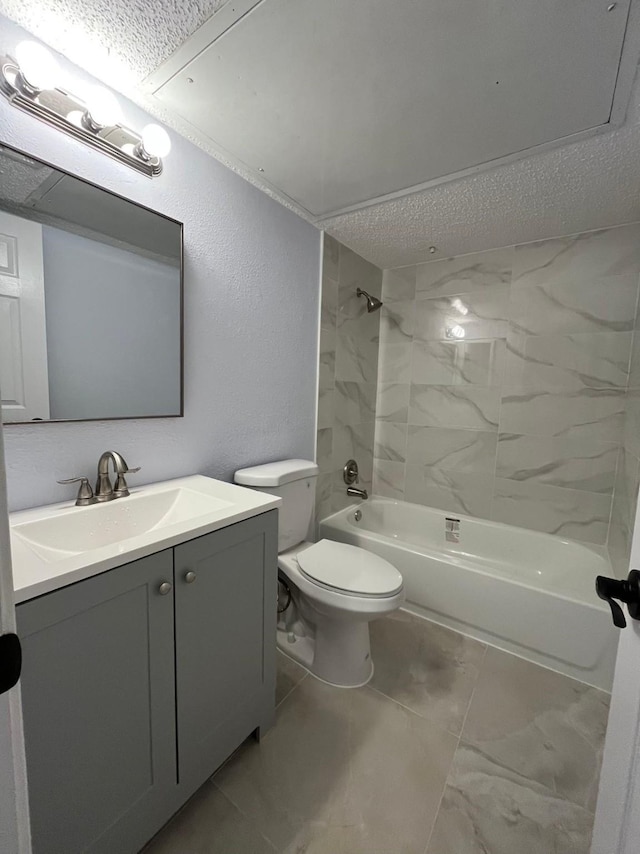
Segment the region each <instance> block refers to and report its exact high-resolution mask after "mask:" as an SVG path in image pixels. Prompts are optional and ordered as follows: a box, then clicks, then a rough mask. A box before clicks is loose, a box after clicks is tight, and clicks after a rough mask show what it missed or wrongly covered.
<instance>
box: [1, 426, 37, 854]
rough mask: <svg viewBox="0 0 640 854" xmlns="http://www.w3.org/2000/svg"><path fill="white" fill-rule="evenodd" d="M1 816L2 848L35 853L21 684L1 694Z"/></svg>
mask: <svg viewBox="0 0 640 854" xmlns="http://www.w3.org/2000/svg"><path fill="white" fill-rule="evenodd" d="M15 629H16V614H15V607H14V597H13V573H12V569H11V546H10V540H9V513H8V506H7V486H6V468H5V459H4V441H3V427H2V419H1V418H0V633H6V632H14V631H15ZM0 817H1V819H0V848H1V849H2V851H5V852H7V854H14V852H15V854H31V829H30V825H29V797H28V791H27V764H26V759H25V751H24V731H23V725H22V700H21V694H20V683H18V684H17V685H16V686H15V687H14V688H12V689H11V690H10V691H8V692H7V693H6V694H2V695H1V696H0Z"/></svg>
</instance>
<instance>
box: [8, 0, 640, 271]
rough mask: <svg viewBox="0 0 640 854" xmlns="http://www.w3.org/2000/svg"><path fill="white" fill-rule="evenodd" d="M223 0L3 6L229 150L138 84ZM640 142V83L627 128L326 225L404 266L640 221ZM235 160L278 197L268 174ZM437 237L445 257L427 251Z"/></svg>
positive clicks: (182, 128) (106, 77) (134, 95)
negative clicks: (254, 171) (263, 175)
mask: <svg viewBox="0 0 640 854" xmlns="http://www.w3.org/2000/svg"><path fill="white" fill-rule="evenodd" d="M223 5H224V0H198V1H197V2H180V0H157V1H156V2H150V0H89V2H87V1H86V0H38V2H35V0H21V2H18V0H0V13H2V14H4V15H6V16H7V17H9V18H11V19H12V20H14V21H16V22H17V23H18V24H20V25H21V26H23V27H25V29H27V30H29V31H30V32H32V33H33V34H34V35H36V36H37V37H39V38H41V39H42V40H43V41H45V42H46V43H48V44H49V45H50V46H51V47H53V48H54V49H56V50H58V51H60V52H61V53H63V54H64V55H66V56H67V57H68V58H69V59H71V60H72V61H73V62H75V63H76V64H77V65H79V66H81V67H83V68H85V69H86V70H87V71H89V72H90V73H92V74H94V75H95V76H96V77H98V78H99V79H101V80H103V81H104V82H105V83H107V84H109V85H111V86H113V87H114V88H115V89H117V90H119V91H121V92H122V93H123V94H125V95H127V96H128V97H130V98H131V99H132V100H133V101H135V102H136V103H138V104H141V105H142V106H144V107H145V108H146V109H147V110H148V111H149V112H150V113H152V114H154V115H155V116H157V117H158V118H159V119H160V120H163V121H165V122H166V123H167V124H168V125H169V126H171V127H173V128H174V129H176V130H178V131H179V132H181V133H183V134H184V135H185V136H186V137H188V138H191V139H192V141H194V142H196V144H199V145H201V147H203V148H205V149H206V150H209V152H210V153H211V154H213V155H214V156H217V157H219V158H220V155H219V153H217V152H216V151H215V150H214V149H213V148H210V149H207V147H206V146H204V145H202V143H201V142H200V141H198V140H195V139H193V137H192V136H191V134H190V133H189V128H188V126H186V125H185V124H184V123H183V122H181V121H180V120H179V119H178V118H177V117H176V116H173V115H171V114H169V113H168V112H167V111H166V109H165V108H163V107H161V106H160V105H159V104H158V102H157V101H155V100H154V99H153V98H151V97H149V96H145V95H143V94H142V93H141V91H140V90H139V89H138V88H137V84H138V83H139V81H140V80H141V79H142V78H143V77H145V76H146V75H147V74H148V73H149V72H150V71H152V70H154V69H155V68H156V67H157V66H158V64H159V63H160V62H162V61H163V60H164V59H166V58H167V57H168V56H169V55H170V54H171V53H172V52H173V50H175V48H177V47H178V46H179V45H180V44H181V43H182V42H184V40H185V39H186V38H187V37H188V36H189V35H190V34H191V33H192V32H193V31H194V30H195V29H196V28H197V27H198V26H199V25H200V24H201V23H202V22H203V21H205V20H206V19H207V18H208V17H210V15H211V14H212V13H213V12H215V11H216V10H217V9H219V8H220V7H221V6H223ZM355 144H357V142H356V141H354V145H355ZM638 152H640V86H639V85H638V82H637V81H636V85H635V87H634V91H633V95H632V99H631V105H630V107H629V113H628V117H627V121H626V123H625V125H624V126H623V127H622V128H619V129H617V130H614V131H610V132H608V133H605V134H602V135H600V136H597V137H593V138H591V139H587V140H583V141H581V142H577V143H573V144H571V145H567V146H564V147H562V148H558V149H555V150H553V151H549V152H545V153H542V154H537V155H534V156H530V157H527V158H524V159H522V160H519V161H517V162H515V163H511V164H509V165H506V166H500V167H497V168H493V169H488V170H486V171H483V172H480V173H478V174H476V175H474V176H471V177H467V178H461V179H459V180H456V181H452V182H450V183H447V184H442V185H440V186H436V187H433V188H431V189H428V190H424V191H421V192H419V193H416V194H414V195H411V196H406V197H404V198H402V199H395V200H392V201H387V202H384V203H381V204H378V205H375V206H372V207H369V208H366V209H363V210H360V211H357V212H355V213H351V214H345V215H342V216H339V217H336V218H334V219H330V220H326V221H325V222H323V223H322V225H323V227H325V228H326V229H327V230H328V231H329V232H330V233H331V234H332V235H334V236H335V237H337V238H338V239H339V240H340V241H342V242H343V243H345V244H346V245H348V246H350V247H351V248H352V249H354V250H355V251H356V252H358V253H360V254H361V255H363V256H364V257H365V258H367V259H369V260H370V261H373V263H375V264H377V265H379V266H381V267H395V266H402V265H406V264H412V263H416V262H418V261H423V260H433V259H434V258H438V257H443V256H447V255H459V254H463V253H466V252H472V251H475V250H478V249H487V248H492V247H497V246H506V245H509V244H512V243H520V242H526V241H530V240H538V239H542V238H545V237H550V236H554V235H559V234H570V233H575V232H579V231H586V230H589V229H593V228H599V227H601V226H608V225H614V224H619V223H623V222H630V221H634V220H639V219H640V157H639V156H638ZM220 159H223V160H224V158H220ZM232 168H235V169H236V171H240V172H241V174H243V175H244V176H245V177H246V178H247V180H249V181H251V182H252V183H254V184H256V185H257V186H261V187H262V188H263V189H264V190H265V192H267V193H269V194H270V195H276V194H274V192H273V190H272V189H271V188H269V187H268V186H266V185H263V184H262V183H261V180H260V177H259V176H257V175H255V174H252V173H249V172H243V171H242V170H238V168H237V166H233V165H232ZM318 180H321V177H320V176H319V178H318ZM276 198H278V196H277V195H276ZM283 203H284V204H287V202H286V200H284V201H283ZM294 209H295V208H294ZM431 245H435V246H436V247H437V248H438V252H437V254H436V255H431V254H429V251H428V250H429V246H431Z"/></svg>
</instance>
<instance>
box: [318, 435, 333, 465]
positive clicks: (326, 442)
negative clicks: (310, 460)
mask: <svg viewBox="0 0 640 854" xmlns="http://www.w3.org/2000/svg"><path fill="white" fill-rule="evenodd" d="M316 462H317V463H318V466H319V468H320V471H321V472H322V473H323V474H330V473H331V470H332V464H333V428H332V427H323V428H321V429H319V430H318V432H317V434H316Z"/></svg>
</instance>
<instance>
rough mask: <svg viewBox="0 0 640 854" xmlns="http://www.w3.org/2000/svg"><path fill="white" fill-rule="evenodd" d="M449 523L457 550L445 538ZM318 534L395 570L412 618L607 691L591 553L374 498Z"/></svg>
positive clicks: (609, 645) (599, 566) (605, 647)
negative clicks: (456, 525)
mask: <svg viewBox="0 0 640 854" xmlns="http://www.w3.org/2000/svg"><path fill="white" fill-rule="evenodd" d="M357 514H361V518H359V519H357ZM454 515H455V518H456V519H459V520H460V540H459V543H457V544H455V543H451V542H447V540H446V538H445V517H446V516H449V517H451V516H454ZM319 534H320V536H321V537H326V538H327V539H331V540H338V541H340V542H343V543H350V544H351V545H354V546H361V547H362V548H364V549H368V550H369V551H372V552H375V553H376V554H378V555H380V556H381V557H383V558H386V559H387V560H388V561H389V562H390V563H392V564H394V566H396V567H397V568H398V569H399V570H400V572H401V573H402V576H403V578H404V586H405V593H406V606H405V607H406V608H407V610H409V611H411V612H412V613H415V614H418V615H420V616H423V617H427V618H428V619H430V620H434V621H435V622H437V623H440V624H442V625H444V626H449V627H450V628H452V629H455V630H456V631H459V632H462V633H463V634H465V635H469V636H470V637H473V638H477V639H478V640H481V641H484V642H485V643H489V644H492V645H494V646H497V647H500V648H501V649H504V650H507V651H508V652H512V653H515V654H516V655H519V656H522V657H523V658H527V659H529V660H530V661H535V662H537V663H538V664H542V665H544V666H545V667H550V668H552V669H553V670H557V671H559V672H560V673H564V674H566V675H567V676H571V677H573V678H574V679H579V680H580V681H581V682H586V683H587V684H589V685H595V686H596V687H598V688H603V689H604V690H606V691H610V690H611V683H612V680H613V669H614V663H615V656H616V647H617V643H618V632H619V630H618V629H616V628H614V626H613V624H612V622H611V615H610V611H609V607H608V605H607V604H606V603H605V602H602V601H601V600H600V599H598V597H597V596H596V593H595V589H594V584H595V577H596V575H611V574H612V571H611V565H610V563H609V560H608V559H607V557H606V556H605V553H604V550H603V551H602V552H600V551H598V547H597V546H593V547H590V546H588V545H585V544H582V543H578V542H574V541H572V540H565V539H562V538H560V537H555V536H551V535H549V534H541V533H537V532H536V531H529V530H526V529H525V528H516V527H513V526H511V525H503V524H501V523H500V522H488V521H485V520H483V519H474V518H471V517H469V516H461V515H458V514H451V513H445V512H444V511H443V510H435V509H433V508H431V507H423V506H421V505H419V504H409V503H407V502H405V501H394V500H392V499H387V498H376V497H373V498H372V499H370V500H369V501H365V502H362V503H361V504H360V505H359V506H358V507H355V506H352V507H348V508H347V509H346V510H341V511H340V512H338V513H335V514H333V515H332V516H329V517H328V518H326V519H324V520H322V522H320V526H319Z"/></svg>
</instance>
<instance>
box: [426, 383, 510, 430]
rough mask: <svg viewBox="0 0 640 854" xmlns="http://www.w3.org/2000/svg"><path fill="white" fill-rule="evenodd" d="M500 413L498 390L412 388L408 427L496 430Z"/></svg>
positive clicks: (472, 387)
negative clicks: (412, 425) (411, 425)
mask: <svg viewBox="0 0 640 854" xmlns="http://www.w3.org/2000/svg"><path fill="white" fill-rule="evenodd" d="M499 410H500V390H499V389H495V388H483V387H481V386H435V385H412V386H411V392H410V398H409V424H419V425H422V426H424V427H458V428H461V429H470V430H497V429H498V415H499Z"/></svg>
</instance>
